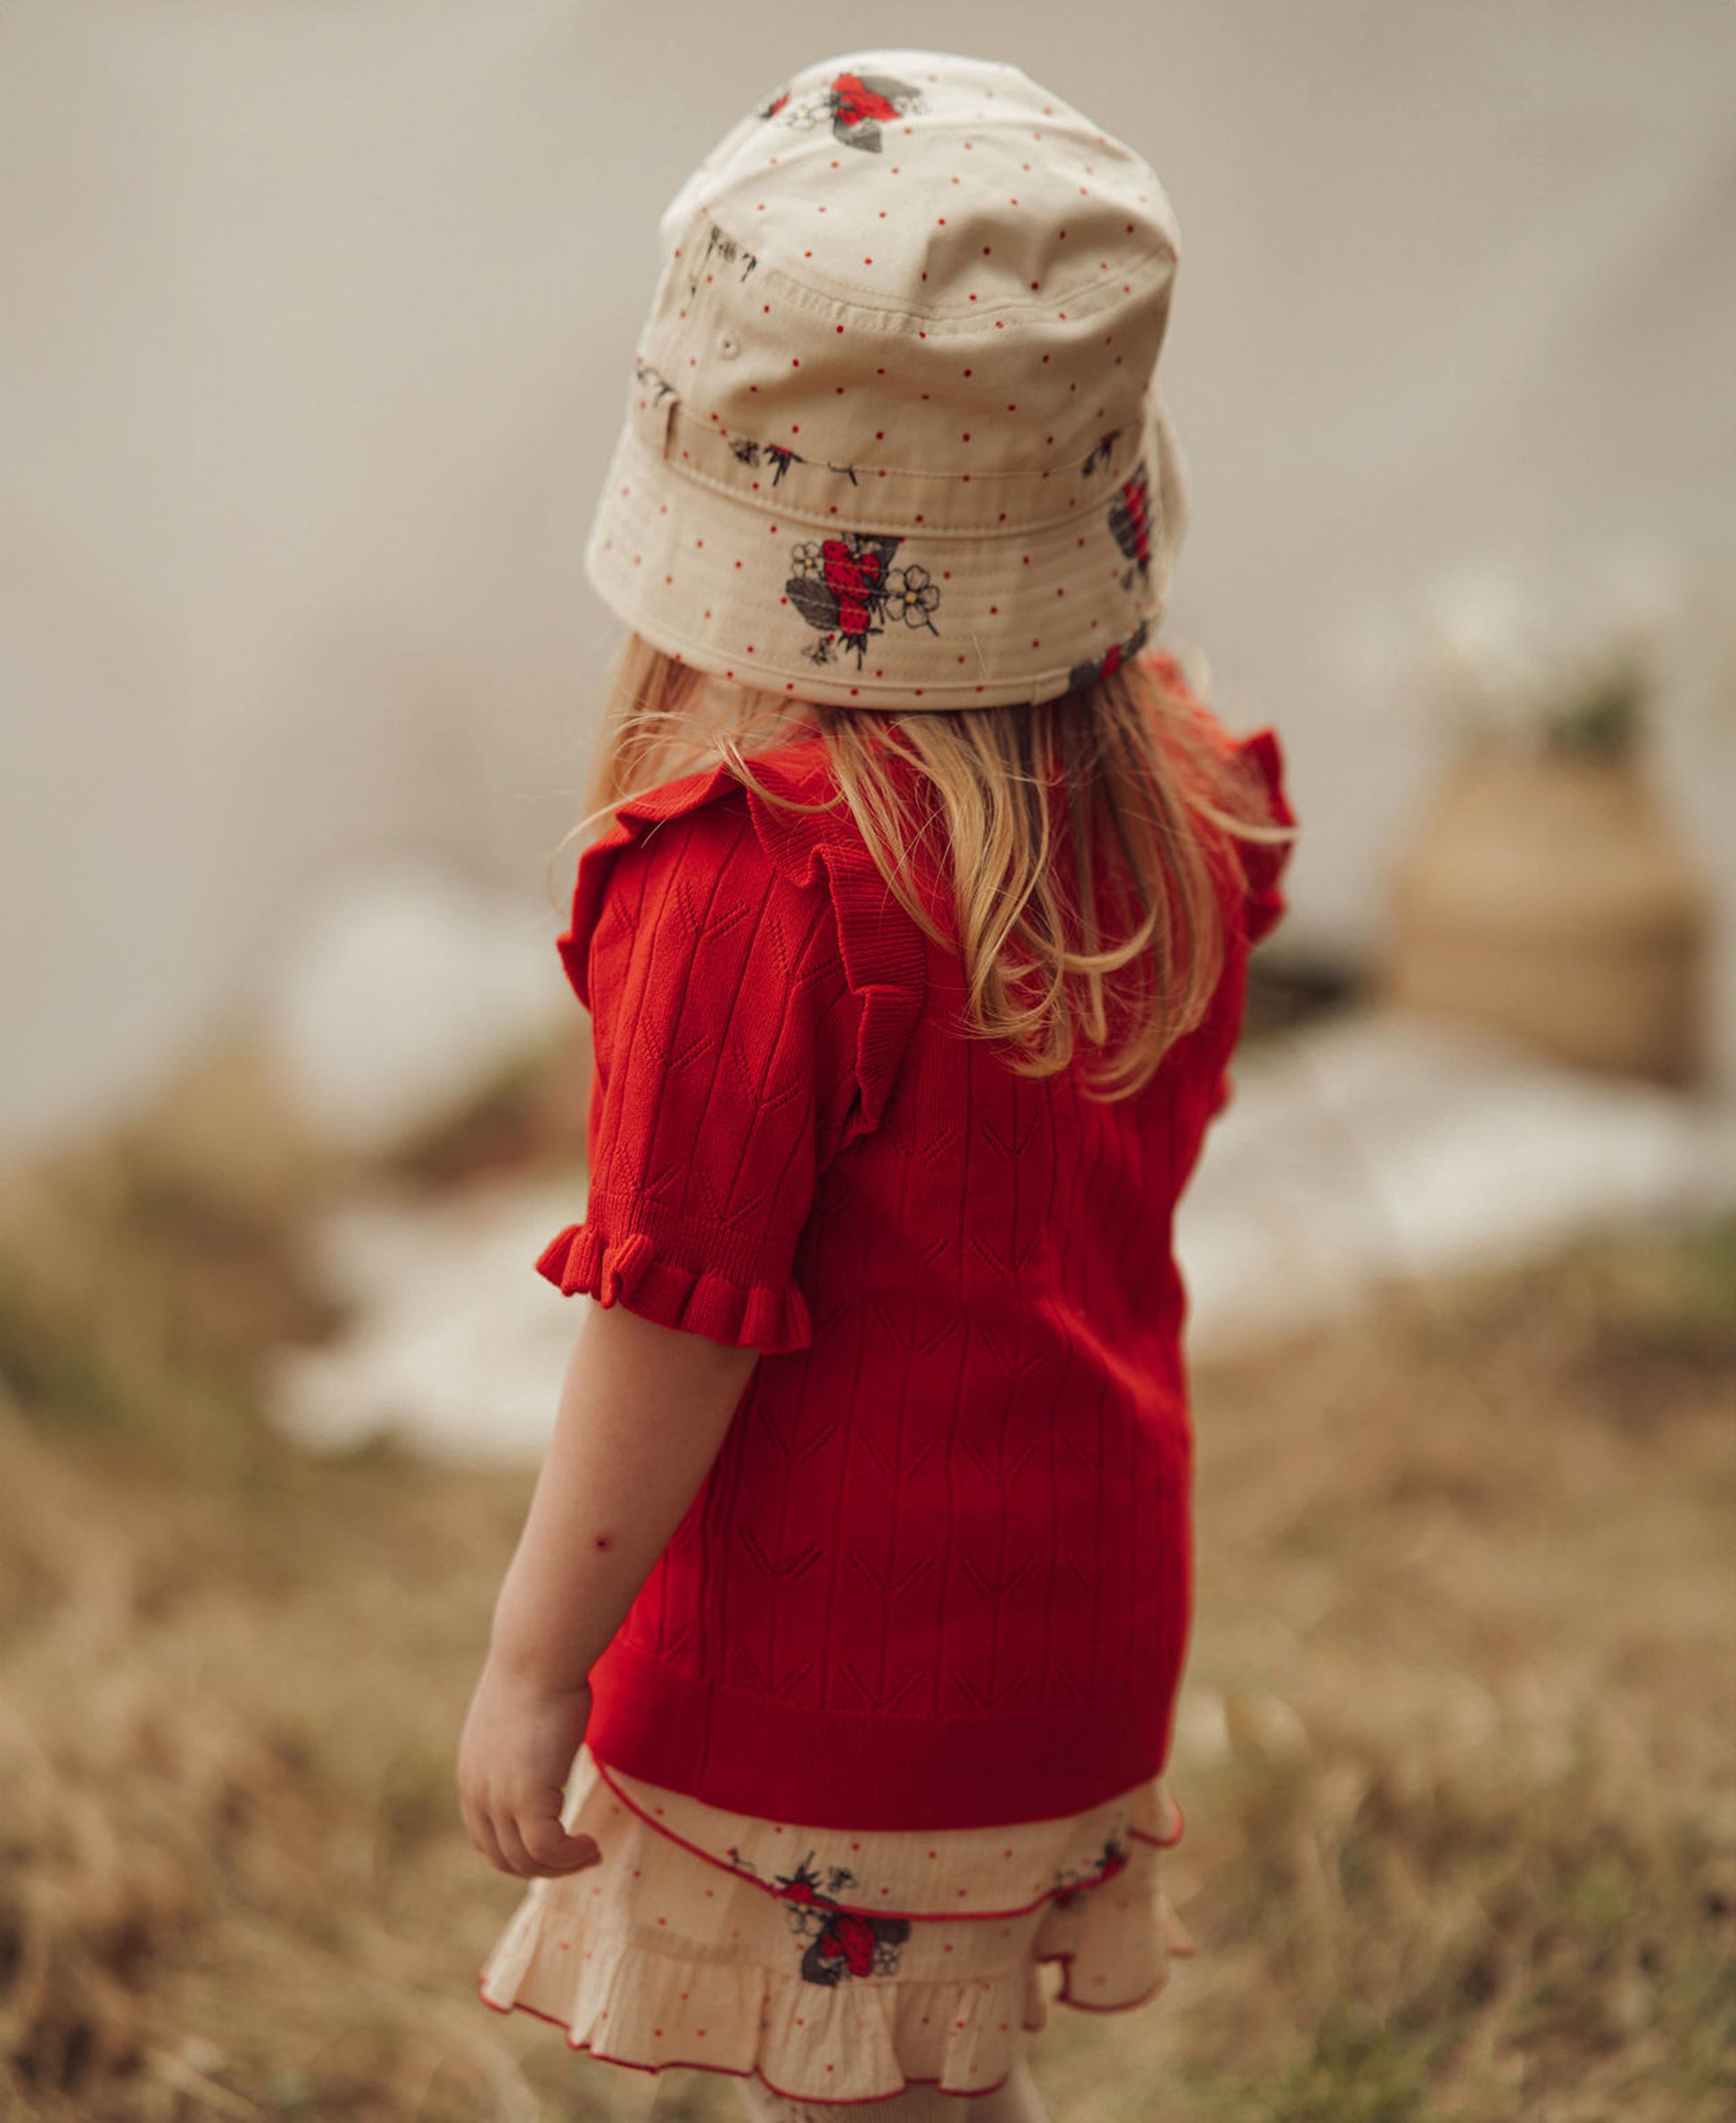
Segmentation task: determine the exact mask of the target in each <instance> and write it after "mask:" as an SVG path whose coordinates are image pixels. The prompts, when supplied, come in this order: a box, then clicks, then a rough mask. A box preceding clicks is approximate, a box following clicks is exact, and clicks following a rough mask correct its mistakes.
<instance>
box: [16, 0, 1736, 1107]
mask: <svg viewBox="0 0 1736 2123" xmlns="http://www.w3.org/2000/svg"><path fill="white" fill-rule="evenodd" d="M853 41H854V42H857V43H873V44H879V45H901V44H905V45H946V46H947V47H950V48H953V49H962V50H975V51H980V52H985V53H988V54H994V55H996V56H1002V57H1005V58H1009V59H1012V60H1013V61H1015V62H1018V63H1020V64H1021V65H1022V66H1024V67H1025V68H1026V69H1027V70H1029V71H1030V72H1031V73H1033V74H1034V75H1036V76H1037V78H1039V79H1040V80H1042V81H1043V82H1044V83H1045V84H1046V86H1048V87H1052V88H1054V89H1055V90H1056V91H1057V92H1059V93H1060V94H1062V95H1065V96H1066V97H1068V98H1070V99H1071V100H1072V101H1074V102H1076V103H1080V104H1082V105H1083V106H1085V107H1086V108H1087V110H1089V111H1090V112H1092V114H1093V115H1094V116H1096V117H1098V118H1099V119H1100V120H1102V121H1103V122H1104V123H1105V124H1106V125H1108V126H1109V127H1111V128H1112V129H1114V130H1116V131H1118V132H1120V133H1121V134H1123V135H1124V136H1127V137H1128V138H1130V139H1131V140H1133V141H1134V142H1135V143H1136V144H1137V145H1139V146H1140V147H1141V148H1142V149H1144V150H1145V152H1146V153H1148V154H1149V155H1150V157H1151V159H1152V160H1153V161H1154V162H1155V163H1156V165H1157V166H1158V168H1159V169H1160V170H1161V173H1162V175H1163V177H1164V179H1165V182H1166V184H1167V186H1169V189H1170V193H1171V195H1172V196H1173V198H1174V200H1175V202H1176V206H1177V209H1178V215H1179V219H1180V223H1181V227H1182V234H1183V253H1184V255H1183V265H1182V271H1181V277H1180V281H1179V285H1178V304H1177V310H1176V317H1175V325H1174V330H1173V335H1172V339H1171V343H1170V351H1169V354H1168V355H1167V356H1166V360H1167V362H1168V366H1169V376H1170V402H1171V404H1172V406H1173V408H1174V410H1175V414H1176V417H1177V421H1178V427H1179V430H1180V433H1181V436H1182V440H1183V443H1184V446H1185V449H1186V454H1187V458H1188V462H1189V466H1190V470H1191V474H1192V478H1193V485H1194V514H1193V525H1192V529H1191V532H1190V535H1189V539H1188V541H1187V544H1186V547H1185V548H1184V551H1183V555H1182V560H1181V566H1180V571H1179V577H1178V592H1177V597H1176V600H1175V604H1174V607H1173V612H1172V623H1171V637H1172V639H1173V640H1176V641H1177V642H1178V644H1187V643H1197V644H1198V645H1199V646H1200V647H1201V648H1203V650H1204V652H1205V653H1206V655H1207V656H1208V657H1209V659H1210V663H1211V673H1212V679H1213V684H1214V688H1215V690H1216V694H1217V697H1218V698H1219V703H1220V705H1221V706H1222V707H1223V708H1224V710H1225V712H1226V713H1227V714H1228V716H1229V717H1230V719H1231V720H1232V721H1234V722H1236V723H1239V724H1242V725H1244V726H1246V725H1250V724H1252V723H1258V722H1264V721H1266V720H1272V721H1275V722H1277V723H1278V725H1279V726H1280V728H1281V729H1282V730H1283V731H1284V732H1285V738H1286V740H1287V743H1288V747H1289V749H1290V752H1291V756H1292V759H1293V763H1294V783H1295V788H1296V793H1297V798H1298V802H1299V805H1300V807H1301V809H1302V813H1303V815H1304V818H1305V821H1306V822H1307V825H1308V829H1309V837H1308V840H1307V843H1306V846H1305V848H1304V850H1303V852H1302V855H1301V856H1300V857H1299V859H1298V862H1297V864H1296V867H1295V872H1294V879H1295V897H1296V904H1297V913H1296V917H1295V926H1294V936H1295V938H1298V939H1299V940H1302V941H1312V942H1314V943H1317V944H1319V945H1322V946H1330V947H1343V948H1350V949H1357V950H1360V949H1365V948H1367V947H1368V945H1369V944H1370V942H1371V940H1372V938H1373V937H1374V935H1375V934H1376V928H1377V922H1378V911H1379V904H1380V891H1381V880H1382V878H1383V876H1384V874H1385V868H1386V865H1387V864H1388V863H1389V862H1390V860H1391V857H1392V855H1393V851H1394V849H1395V847H1396V846H1397V844H1398V841H1399V839H1400V838H1401V836H1402V834H1403V832H1404V830H1405V827H1406V823H1407V822H1408V820H1409V818H1410V817H1411V816H1412V815H1413V814H1414V811H1415V807H1416V805H1417V804H1418V801H1419V800H1420V799H1421V797H1422V796H1423V794H1424V792H1425V790H1426V785H1427V782H1428V780H1429V778H1430V776H1431V775H1432V774H1433V773H1434V772H1435V771H1437V769H1438V766H1439V764H1440V761H1441V759H1442V757H1443V754H1444V750H1445V748H1446V745H1447V743H1448V739H1447V737H1446V735H1445V733H1444V732H1443V730H1442V729H1441V728H1440V727H1439V725H1438V723H1436V722H1435V721H1434V720H1432V719H1431V718H1430V716H1429V715H1428V714H1427V712H1426V709H1425V706H1424V705H1423V701H1422V698H1421V697H1420V689H1419V687H1418V682H1417V680H1416V676H1415V673H1414V672H1413V671H1412V670H1411V669H1410V667H1409V662H1408V660H1407V659H1408V657H1409V648H1408V644H1409V640H1410V638H1411V635H1412V632H1414V629H1415V628H1416V626H1417V625H1418V621H1419V618H1420V615H1422V613H1423V612H1424V610H1425V608H1426V606H1427V603H1428V600H1429V599H1430V597H1431V596H1432V595H1433V594H1434V591H1435V589H1436V588H1437V586H1438V584H1439V582H1440V581H1441V579H1442V578H1443V576H1448V575H1451V574H1454V573H1455V572H1456V571H1462V570H1464V569H1465V568H1467V567H1476V568H1491V567H1492V568H1494V569H1496V570H1500V569H1504V568H1505V569H1517V571H1519V573H1520V574H1521V575H1522V577H1523V578H1524V579H1525V581H1528V582H1529V581H1536V582H1543V583H1547V584H1549V585H1551V587H1550V592H1549V594H1550V597H1551V598H1552V599H1554V600H1555V603H1556V605H1557V606H1558V607H1561V608H1563V609H1567V610H1568V611H1569V612H1570V614H1572V613H1578V614H1579V615H1581V616H1582V617H1583V622H1584V624H1587V625H1590V624H1592V623H1593V622H1594V620H1595V615H1596V610H1597V605H1598V600H1599V599H1600V598H1601V597H1602V596H1603V595H1604V594H1605V592H1604V589H1603V587H1602V586H1603V585H1604V584H1605V583H1606V582H1608V580H1609V579H1610V577H1611V572H1612V570H1614V571H1616V573H1617V574H1619V572H1620V571H1621V570H1622V569H1626V570H1627V571H1628V572H1629V574H1633V571H1634V570H1635V569H1636V568H1638V569H1640V570H1641V571H1642V572H1643V571H1649V572H1650V574H1652V575H1653V576H1654V577H1657V578H1658V579H1661V580H1663V581H1665V582H1666V583H1669V584H1673V585H1674V589H1673V590H1672V591H1671V592H1670V594H1671V595H1674V594H1676V592H1677V591H1682V593H1683V594H1685V595H1687V596H1688V597H1689V599H1690V600H1691V602H1692V603H1693V604H1694V606H1695V608H1696V609H1697V610H1699V612H1700V614H1701V615H1702V622H1703V624H1700V627H1699V636H1698V637H1697V638H1698V639H1699V641H1700V643H1701V652H1700V653H1698V654H1697V656H1696V657H1689V658H1687V659H1686V660H1685V661H1683V662H1682V665H1681V667H1680V668H1678V669H1676V670H1675V671H1674V675H1673V676H1672V678H1671V681H1670V687H1669V690H1668V695H1667V698H1666V701H1665V702H1664V704H1663V712H1662V713H1661V715H1660V719H1659V727H1658V731H1657V740H1658V741H1657V767H1658V772H1659V777H1660V779H1661V780H1662V781H1664V782H1665V784H1666V789H1667V790H1668V792H1669V794H1670V797H1671V800H1672V802H1673V804H1674V805H1675V807H1676V809H1677V811H1678V814H1679V815H1680V816H1681V817H1682V821H1683V823H1684V825H1685V826H1686V828H1687V829H1688V830H1689V831H1690V833H1691V836H1692V837H1693V838H1694V840H1695V843H1696V845H1697V846H1698V847H1699V851H1700V855H1701V859H1702V861H1703V863H1704V864H1705V866H1706V867H1707V871H1708V873H1710V874H1712V875H1714V877H1715V880H1716V881H1717V884H1718V889H1719V891H1720V893H1721V895H1722V897H1723V904H1724V938H1725V945H1724V949H1725V953H1726V968H1725V971H1726V975H1728V973H1729V971H1731V969H1730V967H1729V965H1728V961H1727V954H1728V951H1729V938H1730V937H1731V935H1732V930H1736V921H1732V919H1731V916H1732V908H1736V869H1732V863H1736V854H1732V840H1736V836H1732V835H1731V834H1730V832H1729V831H1728V829H1727V827H1726V826H1725V824H1724V819H1725V816H1726V814H1727V811H1728V807H1729V803H1730V797H1731V793H1732V789H1731V778H1732V745H1733V743H1736V740H1733V739H1732V703H1736V648H1732V643H1731V635H1732V632H1736V623H1732V620H1731V618H1730V603H1729V593H1728V585H1729V583H1730V581H1731V571H1732V565H1736V499H1733V497H1736V394H1733V393H1732V390H1731V386H1730V379H1731V376H1732V370H1733V368H1736V361H1733V359H1732V357H1733V356H1736V10H1732V8H1731V7H1730V6H1729V5H1728V4H1727V0H1571V4H1568V0H1453V4H1451V5H1450V6H1449V5H1444V4H1441V0H1210V4H1199V0H1195V4H1162V0H1137V4H1126V5H1116V4H1090V0H1079V4H1071V5H1058V4H1048V5H1040V6H1039V5H1036V4H1024V0H1000V4H987V0H949V4H946V5H944V6H943V5H938V4H935V0H929V4H924V5H915V4H905V0H881V4H880V5H879V6H878V7H877V8H875V9H874V10H872V13H871V14H870V15H865V16H864V15H862V14H860V13H857V14H856V15H853V16H851V17H850V18H848V20H846V18H844V17H843V16H829V15H827V14H826V13H825V12H824V11H807V12H798V11H797V10H794V9H791V8H789V7H787V6H780V5H775V4H771V0H734V4H732V5H730V6H727V7H720V6H716V5H699V4H690V0H664V4H663V5H661V6H659V7H649V6H644V5H627V4H619V0H609V4H602V0H599V4H591V5H585V4H578V0H120V4H114V5H97V4H91V0H4V5H0V268H3V270H0V718H3V723H0V727H3V728H4V757H3V758H0V962H3V964H4V1043H3V1044H0V1136H4V1138H5V1139H7V1140H9V1141H10V1142H12V1144H18V1145H23V1146H26V1147H29V1146H33V1145H36V1144H43V1143H46V1142H49V1141H52V1140H53V1139H54V1138H55V1137H56V1136H59V1135H61V1134H63V1133H64V1132H66V1131H68V1130H70V1129H71V1128H76V1127H78V1126H80V1125H83V1124H85V1123H86V1122H87V1121H89V1120H90V1119H94V1118H97V1117H100V1116H102V1115H103V1114H104V1113H106V1112H109V1111H114V1110H117V1109H119V1108H120V1107H123V1106H124V1105H125V1104H126V1103H127V1102H128V1101H129V1100H132V1099H134V1098H136V1097H137V1096H139V1095H142V1094H143V1093H145V1091H146V1090H148V1088H149V1087H150V1086H151V1085H152V1084H153V1082H154V1081H155V1080H157V1079H158V1078H160V1076H161V1074H162V1073H163V1072H164V1071H165V1070H169V1069H170V1068H172V1067H173V1066H174V1065H175V1064H176V1063H177V1062H178V1061H179V1060H180V1059H182V1058H184V1057H185V1056H186V1054H187V1053H188V1052H189V1051H191V1049H192V1048H193V1047H194V1046H195V1045H196V1044H197V1043H198V1042H199V1041H200V1040H201V1039H203V1038H204V1037H207V1036H209V1034H210V1033H211V1030H212V1029H213V1028H217V1027H219V1026H220V1025H221V1024H223V1023H224V1022H225V1021H227V1020H228V1019H229V1018H231V1017H232V1016H233V1015H234V1013H235V1012H237V1011H238V1010H241V1009H244V1007H246V1005H247V1004H248V1003H249V1001H250V999H251V998H252V996H253V995H255V994H256V993H257V992H258V988H259V986H260V980H261V979H262V977H266V976H267V975H269V968H270V967H271V966H272V965H273V963H274V962H275V961H276V959H277V955H278V954H280V953H281V951H282V950H283V948H284V946H285V938H287V937H288V936H289V935H290V934H291V933H292V931H293V926H294V923H295V920H296V915H297V910H298V908H300V907H302V905H304V904H305V903H306V900H307V897H308V895H309V893H310V890H311V889H313V888H315V887H316V886H323V885H324V884H325V883H326V882H327V881H328V880H330V879H331V878H332V877H333V876H335V875H339V874H342V872H343V870H344V869H345V867H346V866H348V865H351V864H358V863H364V862H366V861H368V860H371V859H375V858H377V857H379V856H381V855H394V854H395V855H402V854H406V853H420V854H426V855H433V856H436V857H439V858H442V859H444V860H448V861H450V862H451V863H454V864H455V865H458V866H459V867H460V868H462V869H464V870H465V871H467V872H469V873H471V874H473V875H475V876H476V877H477V878H478V879H479V880H488V881H492V882H495V883H500V882H502V881H505V882H510V883H514V884H517V885H518V886H520V887H522V888H523V889H524V890H525V891H526V892H532V891H538V890H541V883H542V877H543V870H544V863H545V858H546V856H547V855H548V852H549V850H550V847H551V846H552V845H553V843H554V842H555V841H556V840H557V839H558V837H559V835H560V833H561V831H562V830H563V829H564V827H565V825H566V822H567V819H568V817H569V815H570V812H571V807H572V805H573V802H574V794H575V782H576V780H577V774H578V767H579V760H580V756H581V753H582V748H583V739H584V736H585V732H586V729H587V725H588V718H589V715H590V712H591V701H592V698H593V691H594V686H595V681H596V678H597V675H598V673H599V668H600V665H601V662H602V659H603V657H604V655H605V654H606V652H607V648H608V625H607V620H606V615H605V614H604V613H603V612H602V610H601V609H600V607H599V606H598V605H597V604H596V602H595V600H594V599H593V598H592V597H591V592H590V591H589V590H588V588H587V587H586V586H585V584H584V582H583V578H582V575H581V572H580V565H579V557H580V549H581V545H582V541H583V533H584V528H585V524H586V520H587V517H588V515H589V510H590V506H591V494H592V490H593V487H594V485H595V483H596V481H597V479H598V478H599V475H600V473H601V470H602V466H603V461H604V457H605V453H606V450H607V449H608V442H609V440H610V438H611V435H612V434H613V430H614V427H615V425H616V418H617V415H618V412H619V409H620V405H621V401H622V395H623V391H624V378H625V376H626V372H627V367H628V362H629V359H630V355H631V351H632V339H633V335H634V331H635V327H636V325H637V322H638V319H639V317H640V314H641V310H642V308H643V306H644V304H645V302H646V300H647V298H648V296H649V290H650V285H651V282H652V278H653V274H654V265H655V255H654V228H655V223H656V219H657V212H658V211H659V210H660V208H661V206H662V205H663V203H664V202H665V199H666V197H667V196H668V194H670V192H671V191H672V190H673V189H674V186H675V185H676V183H677V182H678V180H679V179H680V178H681V177H682V175H683V174H684V172H685V170H686V169H687V168H688V167H689V165H690V163H691V162H692V161H694V160H695V159H697V157H698V156H699V154H700V153H703V151H704V150H705V149H706V148H707V146H708V145H710V144H711V142H712V141H713V139H714V138H715V136H717V135H718V134H720V133H721V132H722V131H723V128H725V127H726V126H727V125H728V124H730V123H731V122H732V121H733V120H734V119H735V117H736V116H737V115H738V114H739V112H740V111H741V110H742V109H743V108H745V107H746V106H747V105H748V103H750V102H751V101H753V100H754V99H756V98H757V97H759V96H760V95H763V94H764V93H765V91H766V90H767V89H769V88H770V87H773V85H775V84H776V83H777V82H778V80H779V79H780V78H781V77H782V75H783V74H784V73H785V72H787V71H788V70H789V69H790V68H792V67H793V66H796V65H799V64H802V63H806V62H809V61H811V60H814V59H817V58H820V57H823V56H826V55H828V54H831V53H832V52H834V51H837V50H839V49H842V48H845V47H846V46H847V45H849V44H850V43H851V42H853ZM1575 600H1577V602H1575ZM1708 614H1709V615H1711V616H1710V618H1709V620H1708V619H1707V617H1706V615H1708ZM1720 615H1722V616H1720ZM1720 628H1722V630H1723V641H1722V646H1720V640H1719V633H1720ZM1707 643H1709V644H1710V646H1709V648H1708V647H1707ZM1721 779H1722V781H1723V784H1724V786H1723V788H1722V789H1720V787H1719V781H1720V780H1721ZM550 969H551V971H550V977H551V979H553V978H555V977H556V976H555V972H554V969H553V963H552V959H551V962H550ZM262 970H264V971H263V972H262ZM1732 986H1736V983H1732V980H1731V979H1729V978H1726V979H1724V987H1723V991H1722V994H1723V998H1724V999H1723V1001H1722V1003H1721V1005H1720V1007H1721V1011H1722V1013H1723V1015H1722V1020H1721V1022H1722V1025H1723V1030H1722V1032H1721V1035H1720V1041H1721V1048H1722V1052H1723V1053H1724V1057H1725V1067H1726V1069H1727V1070H1728V1068H1729V1067H1730V1065H1731V1061H1732V1056H1736V1016H1732V1000H1731V997H1732Z"/></svg>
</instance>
